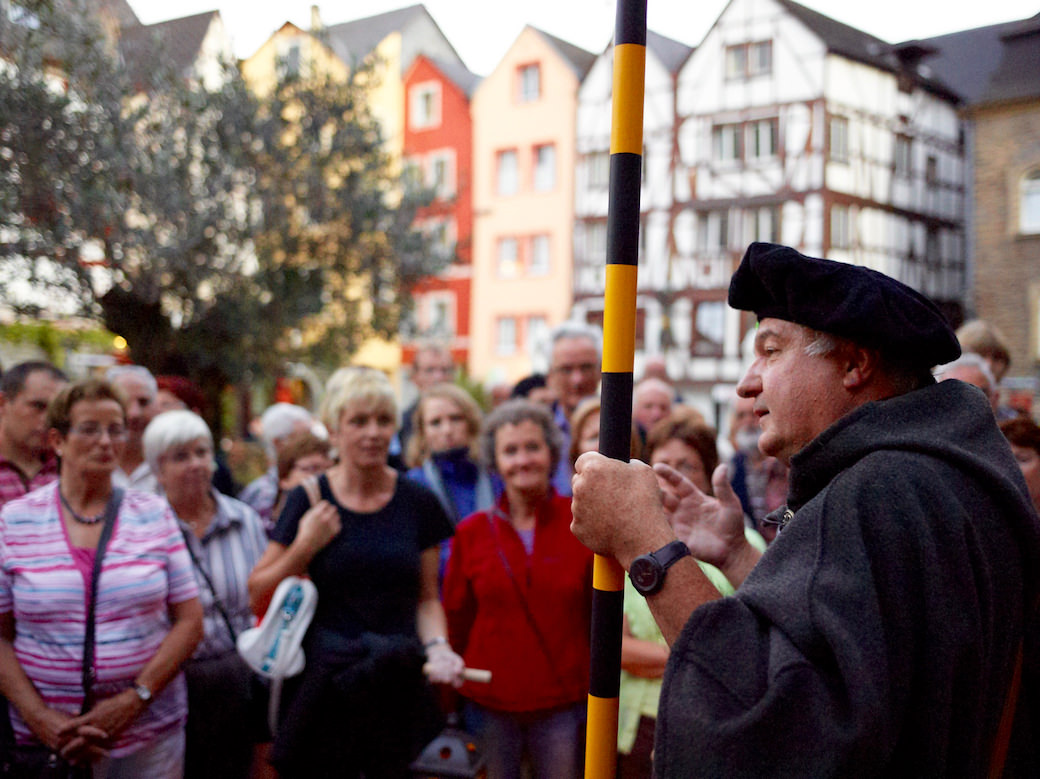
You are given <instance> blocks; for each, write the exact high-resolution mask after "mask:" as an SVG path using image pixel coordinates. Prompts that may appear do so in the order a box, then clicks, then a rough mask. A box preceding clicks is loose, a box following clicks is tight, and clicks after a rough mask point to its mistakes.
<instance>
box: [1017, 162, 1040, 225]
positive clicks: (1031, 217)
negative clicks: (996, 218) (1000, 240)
mask: <svg viewBox="0 0 1040 779" xmlns="http://www.w3.org/2000/svg"><path fill="white" fill-rule="evenodd" d="M1018 201H1019V219H1018V231H1019V232H1020V233H1040V168H1038V169H1036V170H1033V171H1030V172H1029V173H1027V174H1026V175H1025V176H1023V177H1022V181H1021V183H1020V184H1019V192H1018Z"/></svg>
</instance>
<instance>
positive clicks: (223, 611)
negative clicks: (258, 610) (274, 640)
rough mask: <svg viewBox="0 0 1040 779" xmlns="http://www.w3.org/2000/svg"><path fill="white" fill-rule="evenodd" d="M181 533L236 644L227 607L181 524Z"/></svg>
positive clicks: (233, 643) (194, 563) (236, 639)
mask: <svg viewBox="0 0 1040 779" xmlns="http://www.w3.org/2000/svg"><path fill="white" fill-rule="evenodd" d="M179 522H180V520H178V523H179ZM181 535H182V536H184V545H185V546H186V547H187V548H188V554H189V555H190V556H191V564H192V565H194V566H195V570H196V571H198V572H199V575H200V576H201V577H202V581H204V582H205V583H206V587H207V588H208V589H209V591H210V594H211V595H212V596H213V605H214V606H215V607H216V609H217V611H218V612H220V617H221V619H223V620H224V625H226V626H227V629H228V633H230V634H231V643H232V645H236V644H238V633H236V632H235V628H234V626H233V625H232V624H231V617H229V616H228V613H227V609H226V608H224V603H223V602H222V601H221V600H220V596H219V595H217V588H216V587H214V586H213V580H212V579H211V578H209V574H208V573H206V569H205V568H203V567H202V563H201V561H200V560H199V558H198V556H197V555H196V554H195V549H194V548H193V547H192V545H191V539H190V538H189V537H188V531H187V530H185V529H184V527H183V526H181Z"/></svg>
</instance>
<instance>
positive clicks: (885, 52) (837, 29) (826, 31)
mask: <svg viewBox="0 0 1040 779" xmlns="http://www.w3.org/2000/svg"><path fill="white" fill-rule="evenodd" d="M776 1H777V2H778V3H779V4H780V5H781V6H782V7H783V8H785V9H786V10H787V12H788V13H790V14H791V15H792V16H794V17H795V18H796V19H798V20H799V21H800V22H801V23H802V24H804V25H805V26H806V27H808V28H809V29H810V30H811V31H812V32H814V33H815V34H816V35H817V36H818V37H819V38H820V40H822V41H823V43H824V45H825V46H826V47H827V50H828V51H830V52H832V53H834V54H840V55H841V56H843V57H847V58H848V59H851V60H855V61H856V62H862V63H864V64H866V65H873V66H874V67H876V68H879V69H881V70H886V71H888V72H890V73H899V74H905V75H907V76H909V77H911V78H912V79H913V81H914V83H916V84H918V85H919V86H921V87H922V88H925V89H928V90H930V91H932V92H934V93H936V94H939V95H941V96H943V97H948V98H953V99H957V97H958V96H957V95H956V94H955V93H953V92H951V91H950V89H949V87H948V86H947V85H946V84H945V83H944V82H942V81H940V80H939V79H936V78H932V77H931V76H929V75H926V74H925V73H923V72H921V71H920V70H919V69H918V68H917V62H918V60H919V58H920V56H921V55H922V54H924V53H925V52H924V51H922V50H921V49H920V47H915V46H913V44H916V43H917V42H916V41H911V42H908V43H905V44H900V45H898V46H893V45H892V44H890V43H888V42H886V41H884V40H882V39H881V38H878V37H876V36H874V35H871V34H870V33H867V32H863V30H859V29H856V28H855V27H850V26H849V25H847V24H844V23H843V22H839V21H837V20H836V19H831V18H830V17H829V16H824V15H823V14H821V13H820V12H819V11H814V10H812V9H811V8H806V7H805V6H804V5H801V4H799V3H796V2H794V0H776Z"/></svg>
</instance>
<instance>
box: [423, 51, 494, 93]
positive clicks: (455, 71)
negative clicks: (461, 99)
mask: <svg viewBox="0 0 1040 779" xmlns="http://www.w3.org/2000/svg"><path fill="white" fill-rule="evenodd" d="M424 56H426V59H428V60H429V61H430V62H432V63H433V64H434V65H435V66H436V67H437V70H439V71H440V72H441V73H443V74H444V76H445V78H447V79H448V80H449V81H451V82H452V83H453V84H455V86H457V87H458V88H459V89H461V90H462V91H463V92H464V93H465V94H466V97H473V90H474V89H476V88H477V84H479V83H480V76H478V75H477V74H476V73H473V72H471V71H470V70H469V69H468V68H467V67H466V66H465V65H460V64H458V63H456V62H445V61H444V60H442V59H439V58H437V57H431V56H429V55H424Z"/></svg>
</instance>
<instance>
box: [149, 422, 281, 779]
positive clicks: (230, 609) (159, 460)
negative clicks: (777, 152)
mask: <svg viewBox="0 0 1040 779" xmlns="http://www.w3.org/2000/svg"><path fill="white" fill-rule="evenodd" d="M144 454H145V458H146V459H147V462H148V464H149V466H150V467H151V469H152V472H153V473H154V474H155V476H156V478H157V479H158V482H159V486H160V487H161V488H162V489H163V491H164V492H165V495H166V500H167V501H168V502H169V504H170V507H171V508H172V509H173V513H174V514H175V515H176V517H177V519H178V521H179V523H180V527H181V532H182V534H183V535H184V540H185V543H186V544H187V547H188V551H189V553H190V555H191V559H192V563H193V564H194V569H195V578H196V581H197V583H198V587H199V598H200V600H201V602H202V606H203V611H204V622H203V624H204V629H205V634H204V637H203V639H202V641H201V642H200V643H199V645H198V647H196V649H195V653H194V655H192V658H191V660H189V661H188V663H186V665H185V668H184V673H185V677H186V679H187V681H188V724H187V731H186V735H187V744H186V752H185V776H190V777H192V779H199V778H201V777H243V779H244V778H245V777H247V776H249V770H250V765H251V763H252V756H253V748H254V744H255V742H256V740H257V738H256V737H257V735H258V730H259V728H258V727H257V726H256V723H257V721H258V717H256V716H254V714H255V712H257V711H258V710H259V711H260V712H261V715H260V718H259V719H260V721H262V710H263V708H264V701H262V700H259V701H258V700H256V699H255V696H256V695H257V694H258V693H259V692H260V691H262V688H260V687H258V686H257V685H256V684H255V683H254V680H253V678H252V673H251V672H250V670H249V667H248V666H246V664H245V663H244V662H243V661H242V660H241V658H240V657H239V656H238V652H237V651H236V649H235V641H236V638H237V636H238V634H239V633H240V632H241V631H243V630H245V629H247V628H249V627H251V626H252V624H253V621H252V613H251V612H250V609H249V590H248V588H247V586H246V585H247V581H248V579H249V574H250V572H251V571H252V569H253V566H254V565H256V563H257V561H258V560H259V559H260V556H261V555H262V554H263V551H264V548H265V546H266V545H267V536H266V534H265V533H264V529H263V526H262V525H261V523H260V517H259V516H257V513H256V512H255V511H254V510H253V509H252V508H250V507H249V506H247V505H246V504H245V503H242V502H241V501H238V500H235V499H234V498H229V497H228V496H227V495H223V494H221V493H220V492H218V491H217V490H216V489H215V488H214V487H213V485H212V482H211V477H212V475H213V469H214V467H215V462H214V459H213V436H212V434H211V433H210V430H209V427H208V426H207V425H206V423H205V422H204V421H203V419H202V417H200V416H198V415H197V414H194V413H192V412H191V411H179V410H178V411H167V412H165V413H163V414H160V415H159V416H157V417H156V418H155V419H153V420H152V421H151V423H150V424H149V425H148V427H147V429H146V430H145V432H144Z"/></svg>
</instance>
